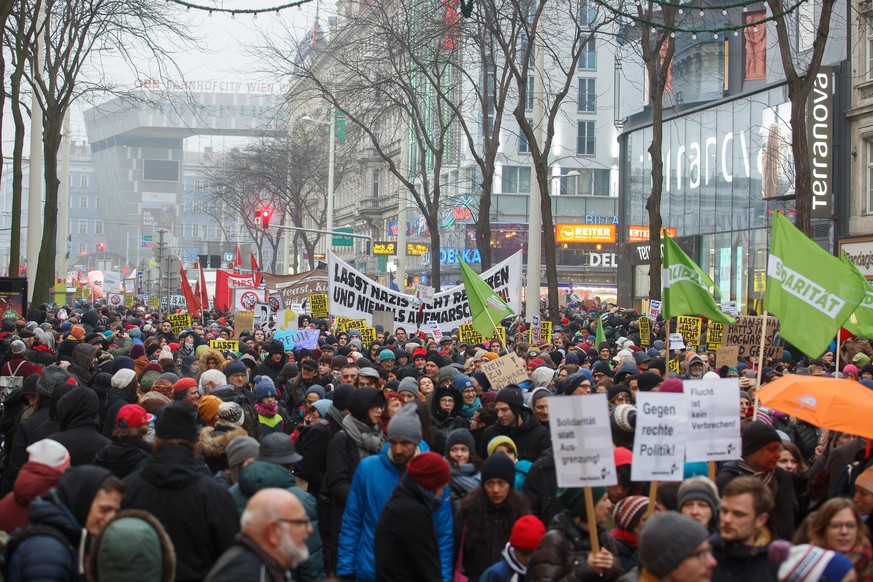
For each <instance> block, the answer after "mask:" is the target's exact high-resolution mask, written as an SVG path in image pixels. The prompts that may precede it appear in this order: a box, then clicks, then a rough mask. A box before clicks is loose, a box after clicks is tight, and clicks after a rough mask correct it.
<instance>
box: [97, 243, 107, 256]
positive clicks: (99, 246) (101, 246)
mask: <svg viewBox="0 0 873 582" xmlns="http://www.w3.org/2000/svg"><path fill="white" fill-rule="evenodd" d="M105 249H106V243H102V242H99V243H97V251H98V252H101V253H102V252H103V251H104V250H105Z"/></svg>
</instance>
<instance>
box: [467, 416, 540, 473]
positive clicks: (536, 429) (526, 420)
mask: <svg viewBox="0 0 873 582" xmlns="http://www.w3.org/2000/svg"><path fill="white" fill-rule="evenodd" d="M521 418H522V422H521V424H520V425H518V426H506V427H504V426H500V425H499V424H493V425H491V426H489V427H488V428H486V429H485V432H483V433H482V442H481V443H480V444H479V451H478V452H479V456H480V457H482V458H483V459H484V458H486V457H487V456H488V443H489V442H490V441H491V439H493V438H494V437H496V436H501V435H502V436H508V437H509V438H511V439H512V441H513V442H514V443H515V446H516V448H517V449H518V458H519V460H522V461H530V462H531V463H533V462H534V461H536V460H537V459H538V458H539V457H540V456H541V455H542V454H543V453H544V452H545V451H547V450H549V449H550V448H551V446H552V437H551V435H550V434H549V431H548V429H547V428H545V427H544V426H543V425H541V424H540V421H538V420H537V417H536V416H534V413H533V411H531V410H527V409H524V410H522V411H521Z"/></svg>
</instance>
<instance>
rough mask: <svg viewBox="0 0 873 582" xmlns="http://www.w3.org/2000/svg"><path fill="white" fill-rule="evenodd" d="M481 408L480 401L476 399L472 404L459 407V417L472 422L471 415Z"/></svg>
mask: <svg viewBox="0 0 873 582" xmlns="http://www.w3.org/2000/svg"><path fill="white" fill-rule="evenodd" d="M481 406H482V401H481V400H479V397H478V396H477V397H476V400H475V401H474V402H473V404H463V405H461V416H463V417H464V418H466V419H467V420H472V419H473V415H474V414H476V411H477V410H479V408H481Z"/></svg>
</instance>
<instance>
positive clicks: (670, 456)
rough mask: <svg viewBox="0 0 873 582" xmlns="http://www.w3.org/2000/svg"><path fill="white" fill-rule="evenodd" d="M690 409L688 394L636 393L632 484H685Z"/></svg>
mask: <svg viewBox="0 0 873 582" xmlns="http://www.w3.org/2000/svg"><path fill="white" fill-rule="evenodd" d="M687 408H688V399H687V398H686V397H685V394H667V393H665V394H660V393H658V392H638V393H637V426H636V429H635V431H634V462H633V465H631V480H632V481H682V479H683V477H684V475H685V442H686V438H685V437H686V433H687V432H688V410H687Z"/></svg>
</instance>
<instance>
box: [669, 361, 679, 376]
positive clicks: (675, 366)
mask: <svg viewBox="0 0 873 582" xmlns="http://www.w3.org/2000/svg"><path fill="white" fill-rule="evenodd" d="M667 368H668V369H669V370H670V371H671V372H676V373H677V374H678V373H679V359H678V358H670V361H669V365H668V366H667Z"/></svg>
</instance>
